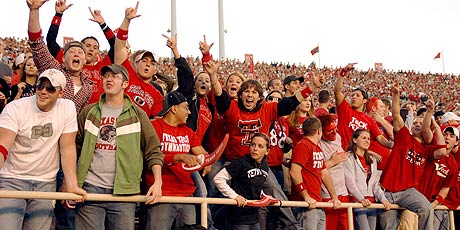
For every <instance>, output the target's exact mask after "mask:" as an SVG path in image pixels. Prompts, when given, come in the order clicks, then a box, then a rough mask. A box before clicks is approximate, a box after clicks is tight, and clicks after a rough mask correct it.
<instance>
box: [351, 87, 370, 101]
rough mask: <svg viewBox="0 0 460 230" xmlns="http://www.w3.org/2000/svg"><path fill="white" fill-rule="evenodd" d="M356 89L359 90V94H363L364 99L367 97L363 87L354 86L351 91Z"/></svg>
mask: <svg viewBox="0 0 460 230" xmlns="http://www.w3.org/2000/svg"><path fill="white" fill-rule="evenodd" d="M357 90H359V91H361V94H362V95H363V97H364V99H369V95H367V92H366V90H364V88H363V87H358V88H355V89H354V90H353V92H355V91H357Z"/></svg>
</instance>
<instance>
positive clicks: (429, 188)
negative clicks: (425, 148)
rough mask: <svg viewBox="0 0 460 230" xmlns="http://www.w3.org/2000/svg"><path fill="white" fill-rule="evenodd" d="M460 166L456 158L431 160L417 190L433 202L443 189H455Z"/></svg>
mask: <svg viewBox="0 0 460 230" xmlns="http://www.w3.org/2000/svg"><path fill="white" fill-rule="evenodd" d="M457 175H458V166H457V162H456V161H455V159H454V157H453V156H452V155H450V156H449V157H442V158H441V159H438V160H436V159H429V160H428V162H427V163H426V166H425V170H424V171H423V176H422V179H421V181H420V184H418V185H417V187H416V189H417V190H418V191H419V192H421V193H422V194H423V195H424V196H425V197H426V198H427V199H428V201H430V202H433V201H434V200H435V198H436V196H437V195H438V193H439V191H440V190H441V188H444V187H454V186H455V185H456V183H457V181H456V180H457Z"/></svg>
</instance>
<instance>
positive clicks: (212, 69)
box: [203, 60, 219, 80]
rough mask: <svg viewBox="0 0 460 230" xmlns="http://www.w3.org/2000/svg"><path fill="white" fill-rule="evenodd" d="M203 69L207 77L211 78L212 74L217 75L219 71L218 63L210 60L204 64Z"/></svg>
mask: <svg viewBox="0 0 460 230" xmlns="http://www.w3.org/2000/svg"><path fill="white" fill-rule="evenodd" d="M203 67H204V70H205V71H206V72H207V73H208V74H209V76H213V75H214V74H217V70H219V63H217V62H214V61H212V60H211V61H208V62H206V63H204V64H203ZM211 80H212V79H211Z"/></svg>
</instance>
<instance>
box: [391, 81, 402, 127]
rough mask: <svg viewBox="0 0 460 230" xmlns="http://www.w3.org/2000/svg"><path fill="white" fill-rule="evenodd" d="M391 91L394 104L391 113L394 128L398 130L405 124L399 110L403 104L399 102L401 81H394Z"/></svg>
mask: <svg viewBox="0 0 460 230" xmlns="http://www.w3.org/2000/svg"><path fill="white" fill-rule="evenodd" d="M391 92H392V105H393V106H392V108H391V115H392V116H393V130H394V131H395V132H398V131H399V130H400V129H401V128H402V127H403V126H404V121H403V119H402V117H401V114H400V112H399V111H400V110H401V105H400V104H399V83H398V82H397V81H396V82H395V83H394V85H393V88H392V89H391Z"/></svg>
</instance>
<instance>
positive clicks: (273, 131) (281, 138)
mask: <svg viewBox="0 0 460 230" xmlns="http://www.w3.org/2000/svg"><path fill="white" fill-rule="evenodd" d="M288 135H289V132H288V124H287V123H286V120H284V119H276V120H274V121H273V122H272V124H271V125H270V129H269V130H268V139H269V141H270V152H268V155H267V163H268V166H281V163H282V162H283V156H284V151H283V149H284V145H285V142H286V137H287V136H288Z"/></svg>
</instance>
